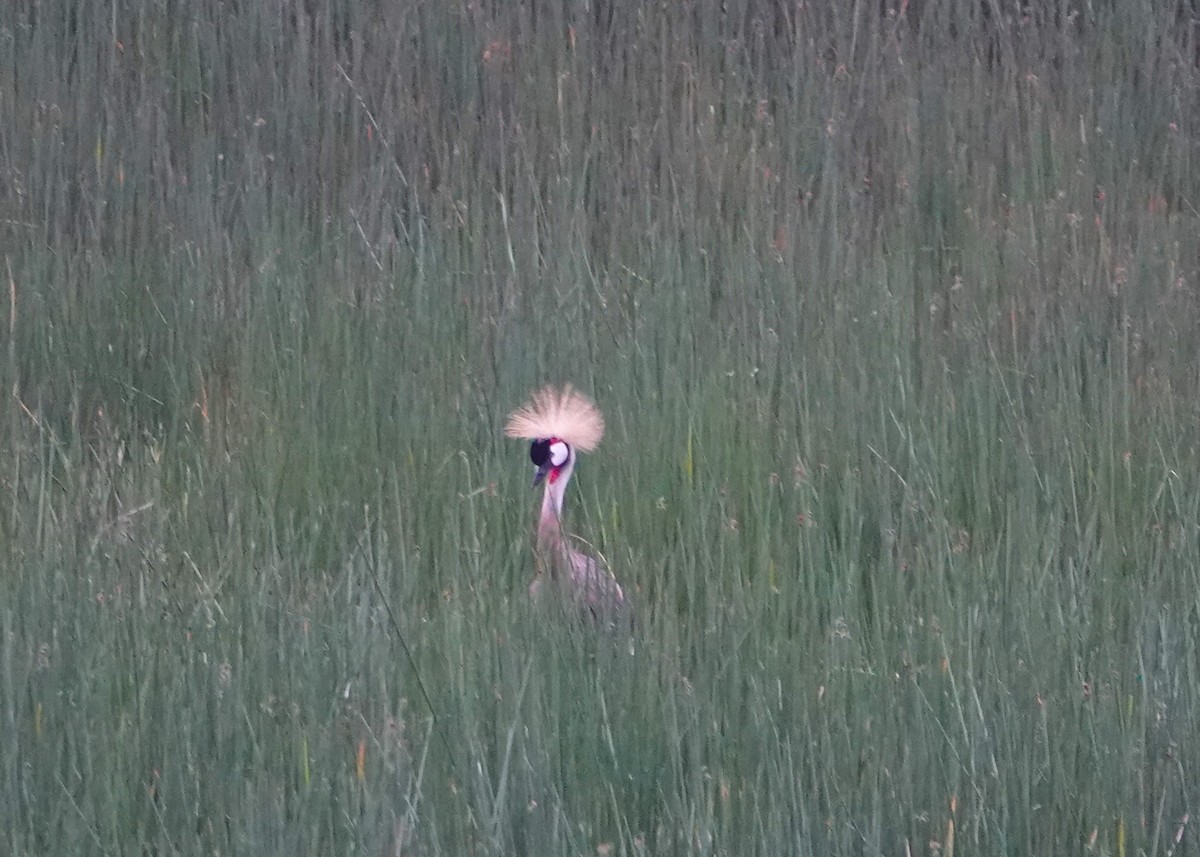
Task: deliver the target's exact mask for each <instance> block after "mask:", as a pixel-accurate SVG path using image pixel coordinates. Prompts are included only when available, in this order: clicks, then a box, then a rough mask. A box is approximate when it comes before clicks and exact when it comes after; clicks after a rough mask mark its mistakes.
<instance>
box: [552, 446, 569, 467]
mask: <svg viewBox="0 0 1200 857" xmlns="http://www.w3.org/2000/svg"><path fill="white" fill-rule="evenodd" d="M569 454H570V450H568V449H567V445H566V444H565V443H563V442H562V441H561V440H557V441H555V442H554V443H552V444H550V463H551V464H553V465H554V466H555V467H561V466H562V465H564V464H566V462H567V456H568V455H569Z"/></svg>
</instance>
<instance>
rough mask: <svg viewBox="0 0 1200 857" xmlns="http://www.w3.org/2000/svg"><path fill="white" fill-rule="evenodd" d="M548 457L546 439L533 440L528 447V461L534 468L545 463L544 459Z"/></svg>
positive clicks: (548, 451)
mask: <svg viewBox="0 0 1200 857" xmlns="http://www.w3.org/2000/svg"><path fill="white" fill-rule="evenodd" d="M549 457H550V441H549V440H546V439H542V440H535V441H534V442H533V443H531V444H530V445H529V460H530V461H532V462H533V463H534V466H536V467H541V466H542V465H543V464H545V463H546V459H548V458H549Z"/></svg>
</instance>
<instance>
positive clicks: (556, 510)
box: [504, 384, 629, 625]
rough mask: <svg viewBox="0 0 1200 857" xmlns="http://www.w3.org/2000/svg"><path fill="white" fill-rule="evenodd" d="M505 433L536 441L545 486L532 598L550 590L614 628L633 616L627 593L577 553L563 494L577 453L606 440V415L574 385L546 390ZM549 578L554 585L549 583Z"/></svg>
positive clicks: (534, 456)
mask: <svg viewBox="0 0 1200 857" xmlns="http://www.w3.org/2000/svg"><path fill="white" fill-rule="evenodd" d="M504 434H505V435H506V436H508V437H511V438H523V439H525V440H529V441H531V443H530V446H529V458H530V459H531V460H532V461H533V464H534V467H536V468H537V469H536V471H535V473H534V476H533V487H535V488H536V487H537V486H538V484H539V483H542V482H545V488H544V489H543V492H542V509H541V513H540V514H539V515H538V524H537V539H536V542H535V548H534V556H535V560H536V566H537V575H536V576H535V577H534V579H533V583H531V584H530V586H529V594H530V596H532V597H533V598H535V599H537V598H539V597H540V596H541V593H542V591H543V589H550V590H552V591H556V592H559V593H561V595H562V596H563V597H564V598H566V599H568V601H570V602H574V603H575V604H577V605H578V606H579V608H580V609H581V610H585V611H586V612H587V613H590V614H591V615H592V617H593V618H595V619H597V620H600V621H603V622H604V623H605V624H609V625H613V624H615V623H616V622H617V621H618V619H620V618H621V617H622V616H623V615H624V614H627V613H628V609H629V608H628V605H627V603H626V600H625V593H624V592H622V591H621V586H620V584H619V583H617V581H616V578H615V577H613V575H612V572H611V571H609V570H608V568H607V566H605V565H602V564H601V563H600V562H599V561H598V560H597V559H596V558H595V557H593V556H590V555H589V554H586V553H584V552H583V551H580V550H577V549H576V548H575V547H574V546H573V545H572V544H571V538H572V537H571V536H568V535H567V534H566V533H564V532H563V527H562V508H563V495H564V494H565V493H566V490H567V483H569V482H570V481H571V474H572V473H573V472H574V470H575V455H576V452H579V451H582V452H591V451H592V450H593V449H595V448H596V446H597V445H598V444H599V443H600V439H601V438H602V437H604V417H603V415H602V414H601V413H600V410H599V409H598V408H597V407H596V404H595V402H593V401H592V400H591V399H589V398H588V397H587V396H585V395H583V394H582V393H580V392H578V391H577V390H575V389H574V388H573V387H572V386H571V385H570V384H567V385H565V386H564V387H563V388H562V389H556V388H554V387H543V388H542V389H541V390H538V391H537V392H536V393H534V394H533V395H532V396H531V397H530V399H529V401H528V402H527V403H525V404H524V405H522V406H521V407H520V408H517V410H515V411H513V413H512V415H511V416H509V418H508V424H507V425H506V426H505V427H504ZM547 580H548V583H547Z"/></svg>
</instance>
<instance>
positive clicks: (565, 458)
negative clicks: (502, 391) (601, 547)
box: [504, 384, 604, 497]
mask: <svg viewBox="0 0 1200 857" xmlns="http://www.w3.org/2000/svg"><path fill="white" fill-rule="evenodd" d="M504 433H505V434H506V435H507V436H508V437H519V438H525V439H526V440H529V441H531V443H530V446H529V458H530V460H531V461H533V464H534V466H535V467H536V468H537V472H536V473H535V474H534V477H533V484H534V485H535V486H536V485H538V484H539V483H540V482H542V481H543V480H545V482H546V485H547V486H553V489H554V490H553V492H552V493H556V494H557V495H559V496H560V497H561V494H562V491H563V488H564V486H565V485H566V481H567V479H569V478H570V476H571V471H572V470H573V469H574V467H575V453H576V451H583V452H591V451H592V450H593V449H595V448H596V446H597V445H598V444H599V443H600V439H601V438H602V437H604V417H603V416H601V414H600V410H599V409H598V408H597V407H596V404H595V402H593V401H592V400H591V399H589V398H588V397H587V396H585V395H583V394H582V393H580V392H578V391H576V390H575V388H573V387H572V386H571V385H570V384H567V385H566V386H564V387H563V388H562V389H558V388H555V387H543V388H542V389H540V390H538V391H537V392H536V393H534V394H533V396H532V397H531V398H530V400H529V401H528V402H527V403H526V404H524V405H522V406H521V407H519V408H517V409H516V410H515V411H513V413H512V414H511V415H510V416H509V418H508V424H507V425H506V426H505V427H504Z"/></svg>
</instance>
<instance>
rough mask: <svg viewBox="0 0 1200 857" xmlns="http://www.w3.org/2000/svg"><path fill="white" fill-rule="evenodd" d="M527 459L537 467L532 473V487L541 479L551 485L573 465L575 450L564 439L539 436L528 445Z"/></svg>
mask: <svg viewBox="0 0 1200 857" xmlns="http://www.w3.org/2000/svg"><path fill="white" fill-rule="evenodd" d="M529 460H530V461H532V462H533V465H534V467H536V468H537V470H536V471H535V472H534V474H533V487H535V488H536V487H537V486H538V484H539V483H540V482H541V481H542V480H543V479H545V480H546V482H547V484H550V485H553V484H554V483H555V482H557V481H558V480H559V478H560V477H561V476H563V475H564V474H565V473H568V472H569V471H570V470H571V468H572V467H573V466H574V464H575V451H574V450H572V449H571V445H570V444H569V443H567V442H566V441H565V440H560V439H559V438H557V437H540V438H535V439H534V441H533V442H532V443H531V444H530V445H529Z"/></svg>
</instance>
